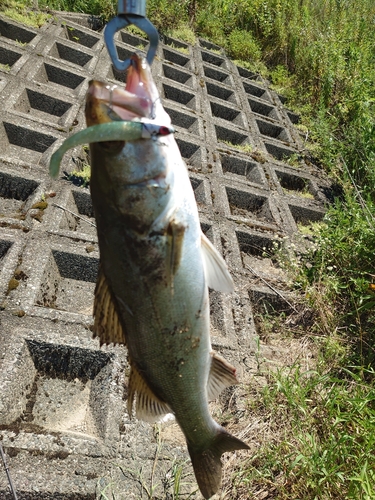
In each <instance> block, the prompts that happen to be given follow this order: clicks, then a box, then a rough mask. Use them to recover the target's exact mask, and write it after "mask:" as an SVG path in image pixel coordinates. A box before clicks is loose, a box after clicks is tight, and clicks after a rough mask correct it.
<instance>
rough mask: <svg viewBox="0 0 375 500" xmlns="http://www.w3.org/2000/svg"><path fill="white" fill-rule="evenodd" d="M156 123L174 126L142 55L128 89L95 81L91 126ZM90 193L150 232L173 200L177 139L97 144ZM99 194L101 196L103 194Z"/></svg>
mask: <svg viewBox="0 0 375 500" xmlns="http://www.w3.org/2000/svg"><path fill="white" fill-rule="evenodd" d="M117 121H125V122H142V123H151V124H152V123H153V124H156V125H158V126H159V125H160V126H161V127H163V126H165V127H170V125H171V119H170V117H169V115H168V114H167V113H166V111H165V110H164V108H163V105H162V102H161V100H160V96H159V92H158V90H157V87H156V84H155V82H154V79H153V77H152V74H151V69H150V66H149V64H148V62H147V60H146V59H145V58H143V57H141V56H139V55H138V54H134V55H133V56H132V57H131V65H130V67H129V68H128V70H127V75H126V86H125V88H120V87H118V86H116V85H108V84H106V83H103V82H100V81H96V80H93V81H91V82H90V85H89V89H88V93H87V98H86V122H87V125H88V126H89V127H90V126H92V125H99V124H105V123H109V122H117ZM90 153H91V181H90V186H91V194H92V196H93V195H94V191H98V197H97V198H99V197H100V196H101V197H102V198H103V196H105V198H106V199H107V200H110V201H109V203H111V204H113V206H115V207H116V210H118V211H119V212H121V213H122V214H124V215H125V214H126V216H127V217H128V218H131V217H133V218H135V219H137V221H139V219H140V217H141V215H140V214H142V217H143V219H147V221H145V224H140V223H139V224H138V222H137V224H138V225H142V227H149V225H150V222H151V220H155V219H156V218H157V217H158V215H159V214H160V213H161V212H162V211H163V210H164V207H165V205H166V204H167V203H168V200H169V198H170V196H171V184H172V183H173V175H174V173H173V172H174V167H175V164H176V162H180V161H182V160H181V155H180V152H179V150H178V147H177V144H176V141H175V139H174V137H173V134H169V135H165V136H157V137H150V138H142V139H136V140H124V141H118V140H115V141H108V142H95V143H91V144H90ZM99 189H100V195H99Z"/></svg>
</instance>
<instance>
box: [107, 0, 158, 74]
mask: <svg viewBox="0 0 375 500" xmlns="http://www.w3.org/2000/svg"><path fill="white" fill-rule="evenodd" d="M117 11H118V16H117V17H114V18H113V19H111V21H109V23H108V24H107V26H106V27H105V30H104V40H105V43H106V45H107V50H108V53H109V55H110V57H111V59H112V62H113V65H114V67H115V68H116V69H117V70H118V71H125V70H126V69H127V68H128V67H129V66H130V64H131V62H130V59H125V61H121V60H120V59H119V57H118V54H117V49H116V46H115V41H114V36H115V34H116V32H117V31H119V30H121V29H123V28H125V27H126V26H128V25H129V24H134V26H137V28H139V29H140V30H142V31H143V32H144V33H146V35H147V36H148V38H149V41H150V47H149V49H148V52H147V56H146V59H147V62H148V63H149V65H150V66H151V64H152V62H153V60H154V58H155V54H156V50H157V48H158V44H159V34H158V31H157V29H156V28H155V26H154V25H153V24H152V23H151V21H149V19H147V18H146V0H119V2H118V9H117Z"/></svg>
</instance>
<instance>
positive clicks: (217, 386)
mask: <svg viewBox="0 0 375 500" xmlns="http://www.w3.org/2000/svg"><path fill="white" fill-rule="evenodd" d="M235 384H238V380H237V378H236V369H235V368H234V366H232V365H231V364H230V363H228V361H226V360H225V359H224V358H222V357H221V356H220V355H219V354H217V353H216V352H213V351H212V352H211V368H210V374H209V377H208V383H207V397H208V399H209V400H210V401H211V400H213V399H216V398H217V397H218V396H219V394H220V393H221V391H222V390H224V389H225V388H226V387H229V386H231V385H235Z"/></svg>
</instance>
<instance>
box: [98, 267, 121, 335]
mask: <svg viewBox="0 0 375 500" xmlns="http://www.w3.org/2000/svg"><path fill="white" fill-rule="evenodd" d="M93 314H94V329H93V330H94V337H99V339H100V345H103V344H110V343H113V344H126V336H125V332H124V329H123V327H122V325H121V322H120V318H119V316H118V313H117V310H116V306H115V303H114V300H113V297H112V294H111V291H110V289H109V286H108V283H107V280H106V277H105V275H104V273H103V270H102V267H101V266H99V273H98V279H97V282H96V287H95V298H94V312H93Z"/></svg>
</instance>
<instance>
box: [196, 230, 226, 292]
mask: <svg viewBox="0 0 375 500" xmlns="http://www.w3.org/2000/svg"><path fill="white" fill-rule="evenodd" d="M201 242H202V245H201V248H202V255H203V264H204V271H205V275H206V280H207V284H208V286H209V287H210V288H213V289H214V290H217V291H218V292H227V293H230V292H233V290H234V284H233V280H232V277H231V275H230V274H229V271H228V269H227V266H226V264H225V262H224V259H223V258H222V256H221V255H220V254H219V252H218V251H217V250H216V248H215V247H214V246H213V244H212V243H211V241H210V240H209V239H208V238H207V237H206V236H205V235H204V234H203V233H202V236H201Z"/></svg>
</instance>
